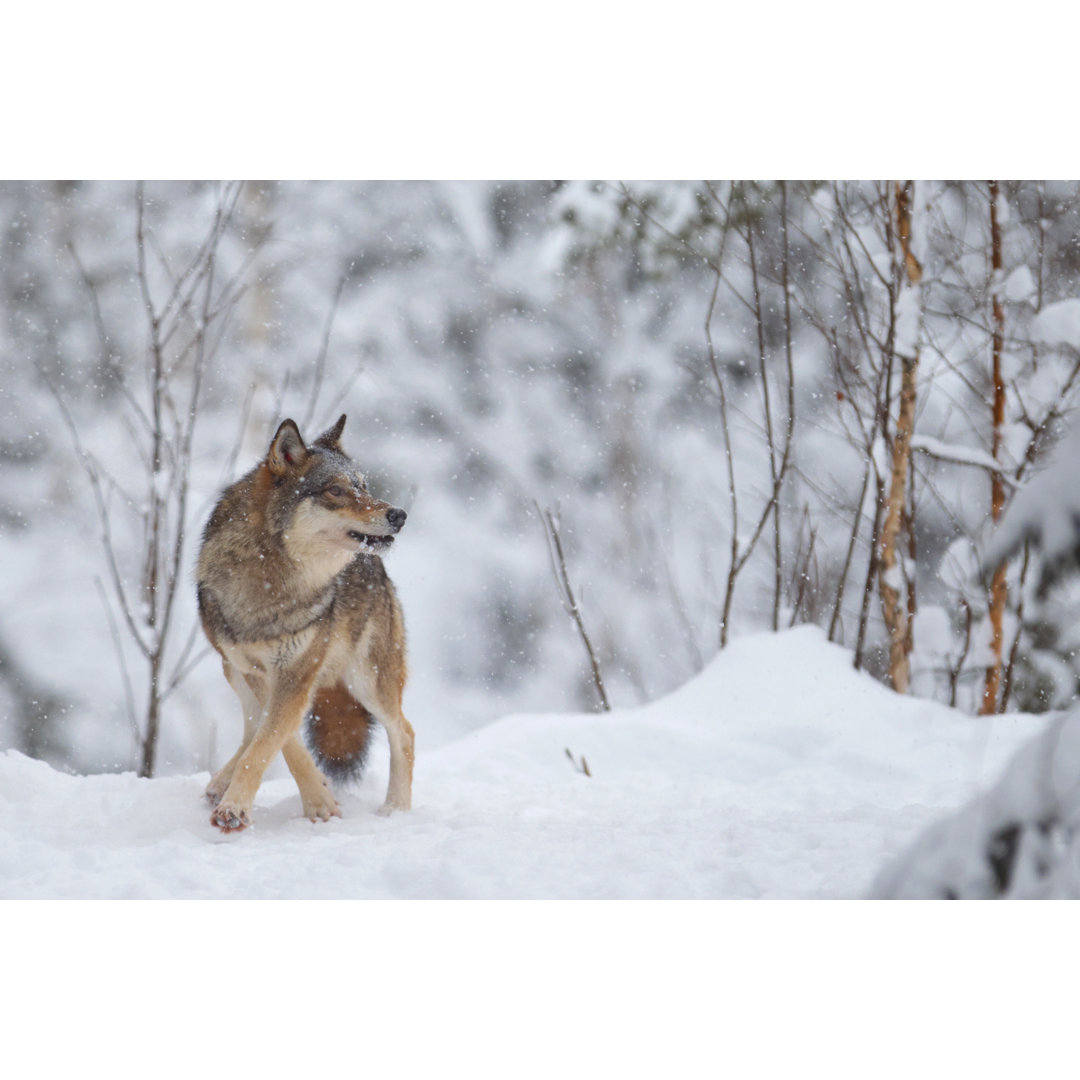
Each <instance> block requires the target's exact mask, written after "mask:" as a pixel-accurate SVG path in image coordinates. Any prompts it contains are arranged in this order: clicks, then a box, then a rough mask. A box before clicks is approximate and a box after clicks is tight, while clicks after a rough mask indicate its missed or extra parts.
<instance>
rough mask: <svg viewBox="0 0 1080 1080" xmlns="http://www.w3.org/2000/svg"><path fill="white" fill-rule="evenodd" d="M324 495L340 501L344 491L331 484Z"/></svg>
mask: <svg viewBox="0 0 1080 1080" xmlns="http://www.w3.org/2000/svg"><path fill="white" fill-rule="evenodd" d="M326 494H327V495H331V496H333V497H334V498H335V499H340V498H342V497H343V496H344V494H345V489H344V488H343V487H340V486H339V485H337V484H331V485H330V486H329V487H328V488H327V489H326Z"/></svg>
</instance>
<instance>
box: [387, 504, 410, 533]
mask: <svg viewBox="0 0 1080 1080" xmlns="http://www.w3.org/2000/svg"><path fill="white" fill-rule="evenodd" d="M408 516H409V515H408V514H406V513H405V511H404V510H399V509H398V508H397V507H396V506H395V507H393V508H392V509H390V510H387V511H386V520H387V521H389V522H390V526H391V528H393V530H394V532H400V531H401V526H402V525H404V524H405V519H406V518H407V517H408Z"/></svg>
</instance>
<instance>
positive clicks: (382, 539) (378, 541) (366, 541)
mask: <svg viewBox="0 0 1080 1080" xmlns="http://www.w3.org/2000/svg"><path fill="white" fill-rule="evenodd" d="M349 537H350V539H352V540H359V541H360V543H361V544H362V545H363V546H364V547H365V548H370V549H371V550H373V551H379V550H382V549H384V548H388V547H389V546H390V545H391V544H392V543H393V542H394V538H393V537H392V536H371V535H370V534H369V533H362V532H357V531H356V529H350V530H349Z"/></svg>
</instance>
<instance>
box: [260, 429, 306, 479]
mask: <svg viewBox="0 0 1080 1080" xmlns="http://www.w3.org/2000/svg"><path fill="white" fill-rule="evenodd" d="M307 452H308V451H307V447H306V446H305V445H304V440H303V439H302V438H300V429H299V428H298V427H297V426H296V424H295V423H294V422H293V421H292V420H285V421H283V422H282V424H281V427H279V428H278V429H277V434H276V435H275V436H274V441H273V442H272V443H271V444H270V453H268V454H267V455H266V463H267V465H269V466H270V471H271V472H272V473H273V474H274V475H275V476H283V475H284V474H285V473H287V472H288V471H289V470H290V469H292V468H295V467H296V466H297V465H299V464H300V463H301V462H302V461H303V460H304V458H306V457H307Z"/></svg>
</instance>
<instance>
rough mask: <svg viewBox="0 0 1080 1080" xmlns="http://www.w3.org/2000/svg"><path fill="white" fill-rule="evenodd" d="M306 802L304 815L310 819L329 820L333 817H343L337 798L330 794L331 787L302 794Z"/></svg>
mask: <svg viewBox="0 0 1080 1080" xmlns="http://www.w3.org/2000/svg"><path fill="white" fill-rule="evenodd" d="M301 799H302V802H303V804H304V817H306V818H307V819H308V821H329V820H330V819H331V818H332V817H341V807H340V806H338V804H337V799H335V798H334V796H333V795H331V794H330V790H329V788H319V789H317V790H312V791H308V792H306V793H305V794H303V795H302V796H301Z"/></svg>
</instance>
